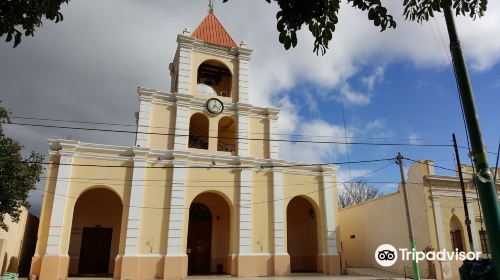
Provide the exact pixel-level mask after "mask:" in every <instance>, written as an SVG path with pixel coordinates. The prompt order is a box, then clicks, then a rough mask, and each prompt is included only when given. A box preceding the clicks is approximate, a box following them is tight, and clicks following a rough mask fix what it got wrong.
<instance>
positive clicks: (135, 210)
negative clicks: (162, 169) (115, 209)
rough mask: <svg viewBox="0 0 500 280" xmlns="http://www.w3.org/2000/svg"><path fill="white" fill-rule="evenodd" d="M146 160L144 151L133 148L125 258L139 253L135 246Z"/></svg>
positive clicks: (136, 243)
mask: <svg viewBox="0 0 500 280" xmlns="http://www.w3.org/2000/svg"><path fill="white" fill-rule="evenodd" d="M146 160H147V151H146V149H139V148H134V169H133V173H132V189H131V191H130V202H129V205H130V207H129V211H128V221H127V231H126V237H125V257H127V256H136V255H137V254H138V253H139V252H138V248H137V247H138V246H137V245H138V241H139V234H140V232H139V231H140V227H141V223H140V218H141V207H142V198H143V194H144V179H145V172H146V168H145V167H146Z"/></svg>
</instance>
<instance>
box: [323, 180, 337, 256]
mask: <svg viewBox="0 0 500 280" xmlns="http://www.w3.org/2000/svg"><path fill="white" fill-rule="evenodd" d="M321 187H322V189H323V192H324V196H323V198H324V203H323V205H324V206H325V209H324V213H325V226H326V227H325V228H326V234H325V236H326V253H327V255H337V254H338V252H337V233H336V232H335V224H336V221H335V213H334V209H335V206H334V201H333V180H332V173H330V172H327V171H323V185H322V186H321Z"/></svg>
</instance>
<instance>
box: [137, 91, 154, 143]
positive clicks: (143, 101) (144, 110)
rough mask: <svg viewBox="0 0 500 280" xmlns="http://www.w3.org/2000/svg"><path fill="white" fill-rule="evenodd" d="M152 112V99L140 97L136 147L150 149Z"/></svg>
mask: <svg viewBox="0 0 500 280" xmlns="http://www.w3.org/2000/svg"><path fill="white" fill-rule="evenodd" d="M150 112H151V99H149V98H144V97H139V116H138V120H137V135H136V140H135V145H136V146H139V147H148V144H149V143H148V138H149V134H148V133H149V116H150Z"/></svg>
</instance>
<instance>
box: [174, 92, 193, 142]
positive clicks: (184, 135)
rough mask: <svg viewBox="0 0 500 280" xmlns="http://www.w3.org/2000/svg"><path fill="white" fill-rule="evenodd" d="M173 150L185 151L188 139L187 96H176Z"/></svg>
mask: <svg viewBox="0 0 500 280" xmlns="http://www.w3.org/2000/svg"><path fill="white" fill-rule="evenodd" d="M176 106H177V107H176V115H175V137H174V139H175V140H174V150H176V151H187V148H188V139H189V97H187V96H180V95H178V96H177V102H176Z"/></svg>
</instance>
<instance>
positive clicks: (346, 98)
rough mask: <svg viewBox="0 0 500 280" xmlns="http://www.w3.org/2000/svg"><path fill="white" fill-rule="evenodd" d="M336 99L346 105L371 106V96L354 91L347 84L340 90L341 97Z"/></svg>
mask: <svg viewBox="0 0 500 280" xmlns="http://www.w3.org/2000/svg"><path fill="white" fill-rule="evenodd" d="M335 99H337V100H338V101H340V102H342V103H343V104H346V105H360V106H364V105H368V104H370V101H371V94H370V93H362V92H359V91H355V90H352V89H351V86H349V84H347V83H346V84H344V85H342V87H341V88H340V96H337V97H336V98H335Z"/></svg>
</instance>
